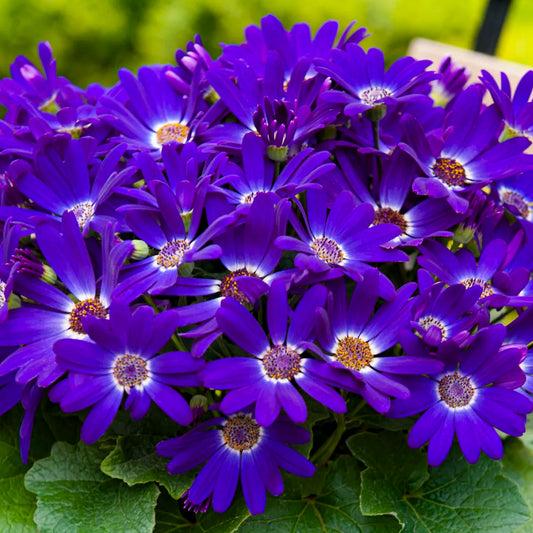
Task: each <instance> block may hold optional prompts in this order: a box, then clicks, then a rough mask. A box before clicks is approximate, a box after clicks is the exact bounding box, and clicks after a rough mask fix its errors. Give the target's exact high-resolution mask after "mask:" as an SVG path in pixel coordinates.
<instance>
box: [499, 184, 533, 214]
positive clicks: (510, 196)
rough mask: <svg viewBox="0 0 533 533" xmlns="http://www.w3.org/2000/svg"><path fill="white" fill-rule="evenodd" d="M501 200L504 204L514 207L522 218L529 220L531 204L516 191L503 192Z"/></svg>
mask: <svg viewBox="0 0 533 533" xmlns="http://www.w3.org/2000/svg"><path fill="white" fill-rule="evenodd" d="M500 199H501V201H502V202H503V203H504V204H507V205H509V206H511V207H514V208H515V209H516V210H517V211H518V213H520V216H522V217H524V218H527V217H528V215H529V204H528V203H527V202H526V201H525V199H524V197H523V196H522V195H521V194H519V193H517V192H516V191H509V190H507V191H503V192H501V193H500Z"/></svg>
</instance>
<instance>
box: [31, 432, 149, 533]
mask: <svg viewBox="0 0 533 533" xmlns="http://www.w3.org/2000/svg"><path fill="white" fill-rule="evenodd" d="M106 454H107V451H106V450H105V448H104V447H103V446H86V445H84V444H81V443H80V444H78V445H77V446H72V445H70V444H66V443H61V442H60V443H57V444H55V445H54V447H53V448H52V453H51V455H50V457H47V458H46V459H41V460H40V461H37V462H36V463H35V464H34V465H33V466H32V468H31V469H30V470H29V471H28V473H27V474H26V488H27V489H28V490H30V491H32V492H34V493H35V494H36V495H37V510H36V512H35V516H34V519H35V522H36V523H37V525H38V527H39V528H40V530H41V531H43V532H54V533H63V532H65V533H67V532H68V533H72V532H75V531H90V532H91V533H116V532H117V531H124V532H132V533H134V532H135V533H137V532H138V533H148V532H150V531H152V530H153V528H154V525H155V513H154V507H155V504H156V500H157V497H158V494H159V490H158V489H157V487H156V486H155V485H154V484H146V485H136V486H134V487H128V486H127V485H126V484H125V483H122V482H121V481H118V480H115V479H111V478H109V477H107V476H106V475H105V474H104V473H102V471H101V470H100V463H101V462H102V460H103V459H104V457H105V456H106Z"/></svg>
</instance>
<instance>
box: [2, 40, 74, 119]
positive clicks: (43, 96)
mask: <svg viewBox="0 0 533 533" xmlns="http://www.w3.org/2000/svg"><path fill="white" fill-rule="evenodd" d="M38 52H39V59H40V60H41V64H42V66H43V70H44V76H43V73H41V71H40V70H39V69H38V68H37V67H36V66H35V65H34V64H33V63H32V62H31V61H29V60H28V59H27V58H26V57H24V56H18V57H17V58H16V60H15V62H14V63H13V64H12V65H11V69H10V70H11V78H4V79H3V80H2V81H1V82H0V102H1V103H2V105H4V106H6V107H8V108H10V110H11V111H10V113H8V121H9V115H10V114H11V113H13V111H15V109H14V108H16V107H17V106H22V107H26V106H31V107H33V108H36V109H38V111H39V112H40V113H39V114H40V115H41V116H43V117H45V116H46V115H49V114H55V113H56V112H57V111H58V110H59V109H60V108H63V107H71V106H78V105H81V104H82V103H83V99H82V90H81V89H79V88H77V87H75V86H74V85H72V84H71V83H70V82H69V81H68V80H67V79H66V78H63V77H57V73H56V60H55V59H54V57H53V55H52V48H51V47H50V44H49V43H48V42H41V43H39V46H38ZM16 114H17V115H18V114H19V111H18V110H17V111H16Z"/></svg>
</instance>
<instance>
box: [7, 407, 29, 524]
mask: <svg viewBox="0 0 533 533" xmlns="http://www.w3.org/2000/svg"><path fill="white" fill-rule="evenodd" d="M20 421H21V417H20V412H19V411H18V410H14V411H10V412H9V413H7V414H5V415H3V416H2V417H1V418H0V531H2V533H22V532H24V533H26V532H30V531H37V526H36V525H35V523H34V521H33V513H34V512H35V496H34V495H33V494H32V493H31V492H28V491H27V490H26V489H25V488H24V475H25V473H26V471H27V470H28V468H29V467H28V466H27V465H25V464H24V463H23V462H22V460H21V458H20V452H19V438H18V431H19V425H20Z"/></svg>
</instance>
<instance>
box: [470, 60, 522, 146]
mask: <svg viewBox="0 0 533 533" xmlns="http://www.w3.org/2000/svg"><path fill="white" fill-rule="evenodd" d="M480 80H481V82H482V83H483V84H484V85H485V87H486V88H487V89H488V90H489V92H490V94H491V96H492V99H493V100H494V103H495V104H496V107H497V108H498V110H499V112H500V113H501V116H502V117H503V120H504V122H505V130H504V132H503V137H504V138H510V137H515V136H516V135H520V136H524V137H528V138H530V137H531V135H532V134H533V102H531V100H530V97H531V91H532V90H533V72H532V71H529V72H526V74H524V76H522V79H521V80H520V81H519V82H518V85H517V87H516V90H515V92H514V95H512V96H511V84H510V83H509V78H508V77H507V74H505V72H502V73H501V87H498V84H497V82H496V80H495V79H494V78H493V76H492V75H491V74H490V73H489V72H487V71H486V70H482V71H481V77H480Z"/></svg>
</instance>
